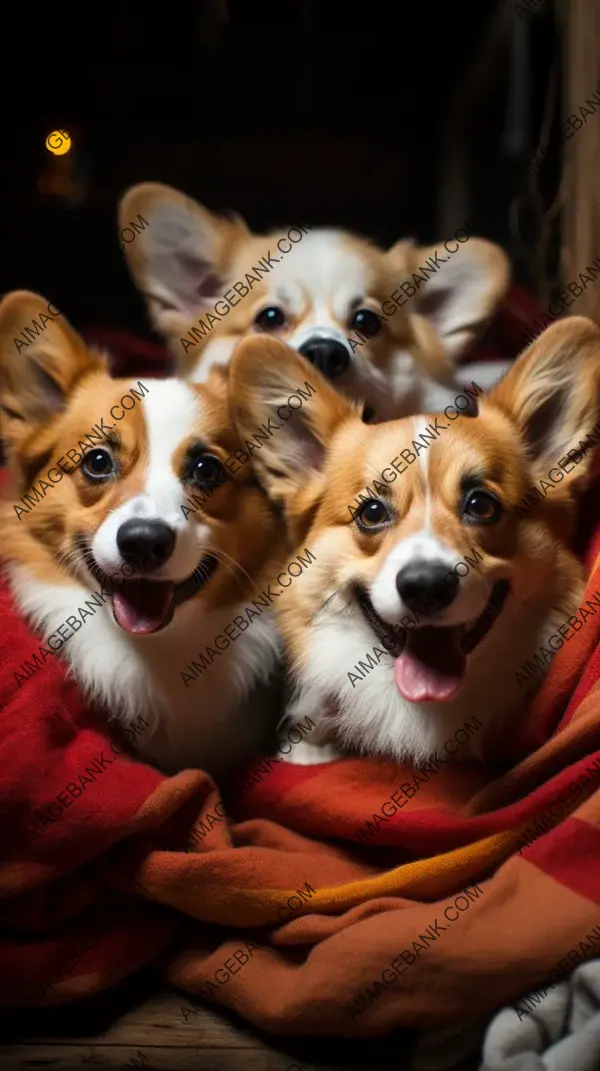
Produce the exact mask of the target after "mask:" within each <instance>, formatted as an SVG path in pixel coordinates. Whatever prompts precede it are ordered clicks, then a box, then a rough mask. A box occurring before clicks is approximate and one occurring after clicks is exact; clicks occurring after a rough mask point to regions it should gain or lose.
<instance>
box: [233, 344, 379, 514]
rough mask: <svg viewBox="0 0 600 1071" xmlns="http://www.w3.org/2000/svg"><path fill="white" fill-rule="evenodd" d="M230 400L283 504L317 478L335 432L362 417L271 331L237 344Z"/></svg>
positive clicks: (267, 483)
mask: <svg viewBox="0 0 600 1071" xmlns="http://www.w3.org/2000/svg"><path fill="white" fill-rule="evenodd" d="M229 399H230V401H229V406H230V411H231V414H232V418H233V421H234V423H235V426H236V428H237V431H238V434H239V436H240V439H241V441H242V449H243V450H244V451H245V452H246V453H250V455H251V457H252V463H253V466H254V470H255V472H256V475H257V477H258V479H259V481H260V483H261V484H262V486H263V487H264V488H265V490H266V492H267V494H268V495H269V497H270V498H271V499H273V501H276V502H280V503H282V504H283V505H285V504H286V503H287V502H288V501H289V500H290V499H291V498H293V497H294V496H295V494H296V493H297V492H298V491H299V490H300V489H301V488H303V487H304V486H305V485H307V484H308V483H309V481H310V479H311V477H317V478H318V477H319V475H320V474H321V472H322V469H323V465H324V462H325V456H326V452H327V444H328V442H329V440H330V439H331V436H332V435H333V433H334V431H335V430H336V429H337V428H338V427H339V426H340V425H341V424H342V423H344V421H346V420H348V419H351V418H358V417H359V406H358V405H357V404H355V403H353V402H350V401H348V400H347V399H346V398H344V397H342V395H341V394H338V392H337V391H335V390H334V389H333V387H332V386H331V385H330V384H329V383H328V381H327V380H326V379H324V377H323V376H322V375H321V374H320V373H319V372H318V371H317V370H316V368H315V367H314V366H313V365H312V364H309V362H308V361H306V360H305V359H304V358H303V357H301V356H300V354H299V353H297V352H296V350H293V349H292V348H291V347H290V346H286V345H285V343H283V342H279V341H278V340H277V339H273V338H269V337H268V336H267V335H257V336H255V337H254V338H248V339H244V340H243V341H242V342H240V343H239V345H238V346H237V347H236V349H235V351H234V354H233V357H232V359H231V362H230V366H229ZM257 433H260V436H259V435H257ZM265 435H266V436H267V438H266V441H265V438H264V437H265ZM254 444H257V445H255V446H254ZM249 445H253V446H254V449H252V450H248V446H249Z"/></svg>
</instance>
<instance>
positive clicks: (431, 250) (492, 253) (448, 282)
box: [387, 237, 510, 382]
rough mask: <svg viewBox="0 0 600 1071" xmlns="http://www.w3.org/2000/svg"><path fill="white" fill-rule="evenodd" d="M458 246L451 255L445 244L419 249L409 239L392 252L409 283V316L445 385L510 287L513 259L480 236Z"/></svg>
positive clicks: (432, 367)
mask: <svg viewBox="0 0 600 1071" xmlns="http://www.w3.org/2000/svg"><path fill="white" fill-rule="evenodd" d="M454 244H455V245H456V246H457V248H456V250H455V251H454V252H453V253H450V252H449V251H448V250H447V249H446V248H445V245H444V242H443V241H440V242H437V243H436V244H435V245H431V246H419V245H417V244H415V243H414V242H412V241H410V240H403V241H400V242H397V243H396V244H395V245H394V246H392V248H391V249H390V250H389V251H388V254H387V256H388V258H389V259H390V261H391V263H392V264H394V268H395V271H396V273H397V275H398V277H399V278H403V280H404V282H405V283H406V284H408V287H407V298H408V300H407V302H406V306H405V308H406V313H407V315H408V317H409V321H410V322H411V324H412V328H413V331H414V333H415V335H416V337H417V342H418V343H419V345H420V348H421V350H422V354H423V357H424V358H425V359H426V360H428V362H429V366H430V367H428V371H429V373H430V374H431V375H433V376H434V377H435V378H437V379H439V380H440V381H441V382H444V381H448V379H449V373H450V371H451V369H452V368H454V366H455V365H456V363H457V362H458V361H459V360H460V358H461V357H462V356H463V355H464V354H465V353H466V352H467V351H468V349H469V348H470V347H471V346H472V345H473V344H474V342H475V341H476V339H477V338H478V336H479V335H480V334H481V332H482V330H483V329H484V328H485V326H486V324H487V322H488V321H489V319H490V318H491V317H492V316H493V314H494V313H495V311H496V309H497V308H498V307H499V305H500V304H501V302H502V301H503V300H504V297H505V296H506V293H507V290H508V287H509V284H510V261H509V259H508V257H507V255H506V253H505V252H504V251H503V250H502V249H501V248H500V246H497V245H496V244H495V243H494V242H489V241H487V239H484V238H476V237H469V238H468V240H467V241H465V242H463V243H462V244H461V243H459V242H458V240H454ZM413 273H414V275H415V276H416V278H413ZM419 279H420V280H421V282H419V281H418V280H419ZM410 287H414V293H411V291H410V289H409V288H410ZM405 292H406V291H405Z"/></svg>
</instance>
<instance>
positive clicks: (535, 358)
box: [480, 316, 600, 484]
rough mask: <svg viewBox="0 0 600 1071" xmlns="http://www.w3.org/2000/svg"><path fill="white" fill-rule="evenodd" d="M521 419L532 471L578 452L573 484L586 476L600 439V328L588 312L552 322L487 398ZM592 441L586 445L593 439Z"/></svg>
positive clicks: (541, 471)
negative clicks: (588, 316) (588, 440)
mask: <svg viewBox="0 0 600 1071" xmlns="http://www.w3.org/2000/svg"><path fill="white" fill-rule="evenodd" d="M488 405H489V406H498V407H500V408H501V409H503V410H504V411H505V412H507V413H508V414H509V415H510V416H511V418H512V419H513V420H514V422H515V423H516V425H517V427H518V429H519V431H520V433H521V437H522V440H523V442H524V444H525V447H526V450H527V455H528V457H529V459H530V462H531V465H532V469H533V470H534V471H535V472H538V473H539V474H540V475H542V476H546V477H547V473H548V470H549V468H550V467H551V466H553V465H558V463H559V461H561V460H563V459H564V458H565V457H566V456H567V452H568V451H577V453H578V455H579V454H582V455H583V456H582V457H580V458H579V460H578V461H577V462H574V464H576V466H577V467H576V469H575V471H574V472H573V470H571V472H572V473H573V474H572V475H571V474H566V479H567V481H570V482H571V483H572V484H573V483H574V482H575V480H577V482H578V483H581V482H582V481H581V477H584V478H585V477H586V476H587V475H588V473H589V469H590V467H591V460H592V457H593V454H594V449H593V447H594V446H595V445H596V443H598V442H600V427H599V426H598V425H599V421H600V330H599V329H598V327H597V326H596V324H595V323H594V322H593V321H592V320H588V319H587V318H586V317H584V316H572V317H569V318H568V319H566V320H563V321H561V322H559V323H556V324H552V326H551V327H548V328H547V329H546V330H545V331H544V332H543V334H541V335H540V336H539V338H537V339H536V340H535V341H534V342H533V343H532V344H531V346H529V347H528V348H527V349H526V350H525V351H524V353H522V354H521V356H520V357H519V358H518V360H517V361H516V362H515V364H514V365H513V366H512V368H510V369H509V371H508V372H507V373H506V375H505V376H504V378H503V379H502V381H501V382H500V383H499V384H498V386H497V387H495V388H494V389H493V390H492V391H491V392H490V394H489V395H487V397H486V398H485V399H482V404H481V409H480V411H481V413H483V412H484V411H485V408H486V407H487V406H488ZM590 436H592V438H591V440H590V442H587V443H586V440H587V439H588V437H590Z"/></svg>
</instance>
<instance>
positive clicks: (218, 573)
mask: <svg viewBox="0 0 600 1071" xmlns="http://www.w3.org/2000/svg"><path fill="white" fill-rule="evenodd" d="M46 305H47V303H46V302H45V301H44V299H43V298H41V297H38V296H37V295H35V294H31V293H28V292H24V291H18V292H14V293H11V294H9V295H8V296H7V297H5V298H4V300H3V302H2V303H1V304H0V406H1V411H2V433H3V436H4V439H5V442H6V445H7V452H8V465H9V483H8V487H6V488H5V490H4V492H3V500H4V501H3V502H2V504H1V508H0V539H1V544H0V545H1V546H2V553H3V557H4V559H5V561H4V568H5V573H6V577H7V579H8V582H9V584H10V586H11V588H12V591H13V593H14V596H15V599H16V602H17V604H18V605H19V607H20V609H21V610H22V612H23V613H24V615H25V616H26V617H27V618H28V619H29V620H30V621H31V622H32V624H33V625H34V627H35V628H36V629H37V630H39V632H40V634H41V636H42V637H44V639H42V641H41V642H42V646H41V647H40V653H39V658H38V661H37V662H36V663H35V665H36V668H37V672H39V673H43V671H44V669H43V664H41V663H42V662H45V661H46V660H47V658H48V657H55V654H54V652H56V651H58V650H60V657H63V658H64V659H65V660H66V664H67V666H68V667H69V668H70V670H71V672H72V673H73V674H74V676H75V677H76V679H77V682H78V684H79V685H80V687H81V688H82V690H83V692H84V694H85V695H86V696H87V698H88V700H89V701H90V702H91V703H92V704H94V705H96V706H97V708H98V709H99V710H100V711H103V712H104V714H105V716H106V717H107V718H112V719H115V721H117V722H118V723H119V724H120V727H121V728H122V729H123V728H127V726H129V725H131V723H132V721H133V719H134V718H137V717H138V716H139V715H142V716H143V717H144V718H145V719H146V721H147V722H148V723H149V728H148V731H147V732H146V733H145V734H143V735H142V736H141V737H139V738H138V752H139V754H140V755H141V757H142V758H144V759H146V760H148V761H150V762H152V763H154V764H155V765H156V766H158V767H160V768H161V769H163V770H165V771H166V772H175V771H177V770H180V769H182V768H183V767H194V766H195V767H199V768H201V769H203V770H206V771H208V772H209V773H211V774H212V775H213V776H223V775H225V774H226V773H227V772H228V771H229V770H230V769H232V768H233V767H234V766H236V765H237V764H238V763H240V762H243V761H245V760H246V759H247V758H248V757H250V756H251V755H252V754H254V753H255V752H259V751H260V752H262V751H264V750H265V747H266V739H267V738H268V739H270V733H271V723H270V721H269V718H270V709H269V706H268V702H267V701H266V700H267V698H268V701H269V702H271V703H272V704H273V714H275V713H276V711H275V709H274V708H275V705H276V701H277V695H276V693H277V689H276V688H275V687H273V677H274V674H275V672H276V669H277V666H278V664H279V654H278V651H279V644H278V639H277V634H276V632H275V628H274V626H273V622H272V619H271V614H270V610H269V604H268V603H266V604H265V607H266V612H264V613H262V611H261V610H260V609H259V611H258V613H257V614H255V617H256V618H257V620H255V619H254V618H253V619H252V627H248V625H246V626H245V627H243V625H244V622H243V621H242V625H240V629H242V631H239V630H236V629H235V627H231V623H232V622H233V619H234V618H236V617H238V615H243V614H244V607H245V605H246V602H247V601H248V599H249V598H250V595H254V592H255V590H257V589H262V585H263V581H264V582H265V585H266V583H267V582H268V581H269V580H271V579H272V577H273V576H274V575H276V573H277V569H276V564H278V563H279V557H278V550H277V548H278V545H279V539H280V537H279V529H280V525H279V524H278V523H277V522H276V520H275V518H274V515H273V511H272V509H271V508H270V505H269V503H268V501H267V498H266V496H265V494H264V493H263V492H262V490H261V489H260V488H259V487H258V486H257V483H256V480H255V478H254V475H253V472H252V468H251V466H250V465H245V466H241V467H240V466H237V465H232V464H231V463H228V458H230V457H231V455H232V453H233V451H236V450H238V449H239V445H240V444H239V442H238V440H237V436H236V434H235V431H234V430H233V426H232V421H231V418H230V415H229V409H228V393H227V383H226V375H225V373H224V372H223V370H221V369H213V371H212V373H211V375H210V376H208V378H207V380H206V381H205V382H204V383H203V384H196V385H195V384H189V383H183V382H181V381H179V380H176V379H163V380H152V379H150V378H148V379H144V380H143V382H142V381H141V380H140V381H139V382H138V383H137V384H136V383H135V381H133V382H130V381H129V380H126V379H113V378H111V376H110V375H109V374H108V372H107V370H106V365H105V360H104V358H103V356H102V355H101V354H99V353H95V352H93V351H90V350H88V349H87V348H86V346H85V344H84V342H83V341H82V339H81V338H80V337H79V336H78V335H77V334H76V333H75V331H74V330H73V329H72V328H71V327H70V326H69V324H68V323H67V322H66V320H65V318H64V317H63V316H62V315H60V313H59V314H58V316H55V317H48V316H46V317H44V318H43V321H42V322H43V330H42V331H41V332H40V331H39V327H38V332H37V333H34V331H31V332H30V335H23V334H22V332H23V329H24V328H25V327H26V326H27V325H30V324H31V322H32V320H33V321H34V322H38V321H39V319H40V309H42V310H44V309H45V308H46ZM53 309H54V306H53ZM57 311H58V310H57ZM36 317H37V321H36ZM23 338H26V339H28V341H25V342H24V341H23ZM19 340H20V345H15V342H19ZM234 470H235V471H234ZM86 608H87V609H86ZM239 619H240V618H239V617H238V620H239ZM216 637H218V639H217V642H216V646H217V647H218V648H219V652H218V654H219V657H218V659H217V661H216V664H215V665H210V666H209V667H208V668H206V667H205V671H204V672H200V673H199V674H196V675H195V676H194V674H193V671H192V674H190V673H189V672H188V673H185V670H186V669H188V667H189V664H190V663H191V662H192V660H193V659H195V657H196V655H197V653H198V651H199V650H203V649H204V648H205V647H206V646H207V645H212V646H214V644H215V638H216ZM227 637H228V639H227ZM43 652H44V653H43ZM214 653H215V654H217V652H216V651H215V652H214ZM30 665H31V664H30ZM11 669H12V670H13V671H15V676H16V680H17V683H18V686H19V687H27V684H26V680H27V671H25V681H24V680H22V679H20V678H21V677H23V671H22V667H20V666H18V665H15V666H14V667H11ZM7 670H8V667H5V672H7ZM19 670H21V673H20V674H19V675H17V674H18V671H19ZM186 678H187V679H186ZM267 689H268V696H267ZM276 720H277V719H276V718H275V720H274V721H273V722H272V730H273V731H274V727H275V722H276Z"/></svg>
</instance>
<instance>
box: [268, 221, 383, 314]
mask: <svg viewBox="0 0 600 1071" xmlns="http://www.w3.org/2000/svg"><path fill="white" fill-rule="evenodd" d="M366 281H367V279H366V264H365V260H364V257H361V256H360V255H359V253H358V252H357V251H356V250H354V249H353V248H352V244H351V243H350V242H349V241H348V238H347V236H345V235H344V234H343V233H342V232H341V231H335V230H317V231H315V232H314V233H312V234H306V235H304V237H303V239H302V241H301V242H298V243H297V245H296V246H294V247H293V248H292V250H291V251H290V252H289V253H288V254H287V255H286V256H282V258H281V262H280V263H279V264H278V265H277V284H276V287H275V292H280V293H282V294H285V296H286V297H287V299H288V300H289V301H290V302H291V303H292V304H294V305H295V306H296V307H295V309H294V311H296V312H299V311H300V309H301V308H302V307H303V306H304V305H305V304H306V300H307V299H308V303H309V305H310V309H311V314H312V315H313V316H314V317H315V322H323V318H324V317H325V318H326V320H327V321H330V320H331V314H332V313H333V314H334V316H337V318H338V319H340V320H342V319H344V318H345V317H346V313H347V309H348V305H349V303H350V302H351V301H352V300H353V298H360V297H362V296H363V294H364V292H365V286H366ZM273 282H274V283H275V279H274V280H273ZM317 317H318V318H317Z"/></svg>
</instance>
